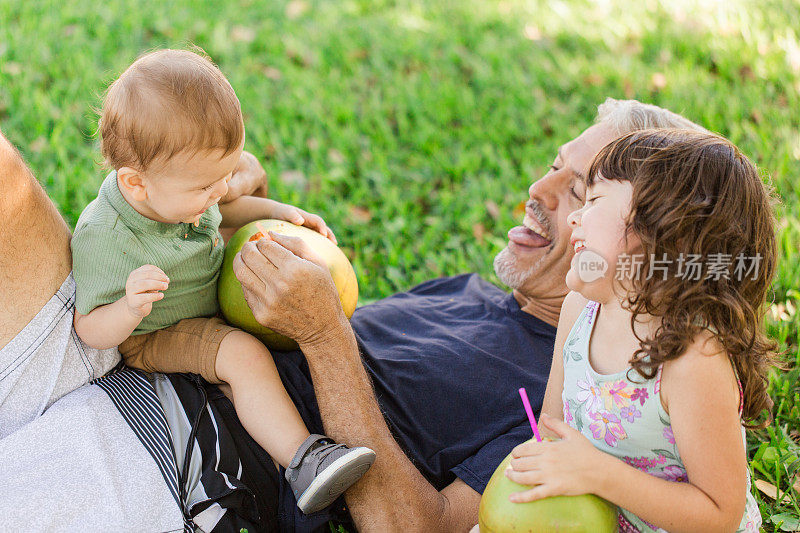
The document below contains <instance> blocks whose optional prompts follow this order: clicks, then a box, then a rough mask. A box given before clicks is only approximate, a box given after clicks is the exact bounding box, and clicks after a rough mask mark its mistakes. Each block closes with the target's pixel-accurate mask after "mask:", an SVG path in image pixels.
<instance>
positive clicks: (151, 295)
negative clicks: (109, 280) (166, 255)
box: [125, 265, 169, 319]
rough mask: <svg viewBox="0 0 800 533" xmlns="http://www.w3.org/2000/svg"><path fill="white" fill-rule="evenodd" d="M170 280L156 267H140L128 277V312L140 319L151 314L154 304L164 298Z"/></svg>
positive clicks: (126, 293)
mask: <svg viewBox="0 0 800 533" xmlns="http://www.w3.org/2000/svg"><path fill="white" fill-rule="evenodd" d="M167 287H169V278H168V277H167V275H166V274H164V271H163V270H161V269H160V268H158V267H157V266H155V265H144V266H140V267H139V268H137V269H136V270H134V271H133V272H131V273H130V275H128V281H127V282H126V283H125V303H126V305H127V309H128V312H129V313H130V314H131V315H132V316H134V317H136V318H139V319H142V318H144V317H146V316H147V315H149V314H150V312H151V311H152V310H153V302H155V301H158V300H160V299H162V298H163V297H164V293H163V292H160V291H164V290H167Z"/></svg>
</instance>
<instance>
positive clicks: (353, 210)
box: [350, 205, 372, 223]
mask: <svg viewBox="0 0 800 533" xmlns="http://www.w3.org/2000/svg"><path fill="white" fill-rule="evenodd" d="M350 217H351V218H352V219H353V220H354V221H356V222H361V223H367V222H369V221H370V220H372V213H371V212H370V210H369V209H367V208H366V207H360V206H357V205H352V206H350Z"/></svg>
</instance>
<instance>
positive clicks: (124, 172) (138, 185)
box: [117, 167, 147, 202]
mask: <svg viewBox="0 0 800 533" xmlns="http://www.w3.org/2000/svg"><path fill="white" fill-rule="evenodd" d="M117 183H119V186H120V187H121V188H123V189H125V190H126V191H127V192H128V193H129V194H130V195H131V196H132V197H133V199H134V200H136V201H137V202H144V201H145V200H147V189H146V188H145V181H144V177H143V176H142V175H141V174H140V173H139V171H138V170H136V169H135V168H131V167H122V168H120V169H118V170H117Z"/></svg>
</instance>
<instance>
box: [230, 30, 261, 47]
mask: <svg viewBox="0 0 800 533" xmlns="http://www.w3.org/2000/svg"><path fill="white" fill-rule="evenodd" d="M255 38H256V30H254V29H253V28H248V27H247V26H234V27H233V29H232V30H231V41H233V42H235V43H252V42H253V40H254V39H255Z"/></svg>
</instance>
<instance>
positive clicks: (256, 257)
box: [239, 239, 278, 281]
mask: <svg viewBox="0 0 800 533" xmlns="http://www.w3.org/2000/svg"><path fill="white" fill-rule="evenodd" d="M259 242H261V243H265V242H267V243H268V242H270V240H269V239H259V240H258V241H256V242H247V243H245V245H244V246H242V249H241V251H240V252H239V253H240V254H241V255H242V260H243V261H244V262H245V264H246V265H247V266H248V267H250V270H252V271H253V273H254V274H255V275H256V276H258V277H259V278H261V280H262V281H265V280H266V278H267V276H271V275H272V274H273V273H274V271H275V269H276V268H277V267H278V265H277V263H275V261H274V260H273V259H272V258H271V257H269V256H268V255H267V254H265V253H264V251H263V250H262V248H261V246H258V243H259Z"/></svg>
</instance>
